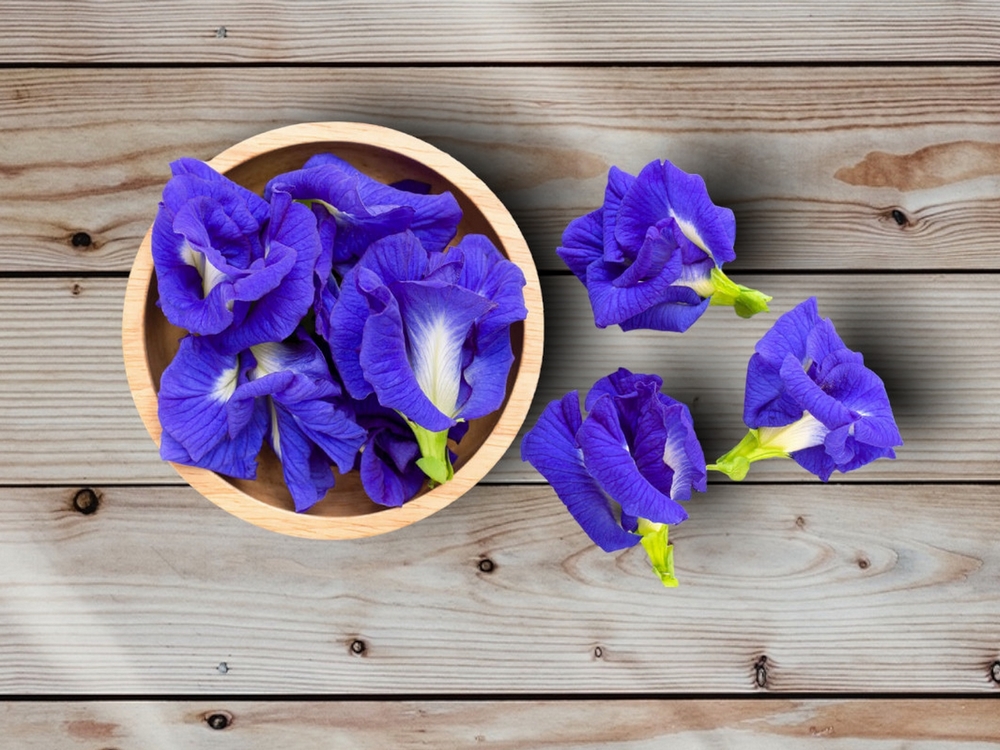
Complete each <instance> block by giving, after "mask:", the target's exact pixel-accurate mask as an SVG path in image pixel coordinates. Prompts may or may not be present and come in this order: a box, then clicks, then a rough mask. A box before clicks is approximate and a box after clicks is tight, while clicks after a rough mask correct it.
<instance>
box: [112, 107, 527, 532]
mask: <svg viewBox="0 0 1000 750" xmlns="http://www.w3.org/2000/svg"><path fill="white" fill-rule="evenodd" d="M317 142H319V143H325V142H330V143H342V144H355V145H359V146H374V147H377V148H381V149H388V150H391V151H394V152H396V153H398V154H400V155H402V156H405V157H407V158H410V159H413V160H414V161H417V162H420V163H421V164H423V165H425V166H426V167H428V168H430V169H432V170H434V171H435V172H437V173H438V174H440V175H441V176H442V177H444V178H445V179H447V180H448V181H450V182H451V183H452V184H454V185H455V186H456V187H457V188H459V189H460V190H462V191H463V192H465V193H466V195H468V196H470V197H472V196H475V203H476V205H477V207H478V208H479V210H480V211H481V212H482V214H483V215H484V217H485V218H486V220H487V222H488V223H489V224H490V225H491V227H492V229H493V230H494V231H495V232H496V235H497V237H498V238H499V239H500V243H501V245H502V247H501V251H502V252H504V253H505V254H506V255H507V257H508V258H510V260H512V261H513V262H514V263H516V264H517V265H518V266H519V267H520V269H521V271H522V272H523V273H524V276H525V279H526V281H527V284H526V286H525V288H524V301H525V305H526V307H527V309H528V316H527V318H526V319H525V321H524V337H523V342H522V349H521V355H520V363H519V366H518V370H517V373H516V375H515V378H514V382H513V385H512V387H511V390H510V394H509V397H508V399H507V403H506V406H505V407H504V409H503V411H502V412H501V414H500V417H499V419H498V421H497V424H496V426H495V427H494V428H493V430H492V431H491V433H490V434H489V436H488V437H487V438H486V441H485V442H484V443H483V445H482V446H481V447H480V448H479V449H478V450H477V451H476V452H475V453H474V454H473V455H471V456H470V457H469V459H468V460H467V461H466V463H465V464H464V465H463V466H462V467H461V468H459V469H458V470H457V471H456V472H455V477H454V479H452V480H451V481H449V482H447V483H445V484H442V485H440V486H438V487H436V488H434V489H432V490H430V491H428V492H426V493H424V494H423V495H421V496H419V497H417V498H414V499H413V500H411V501H409V502H408V503H405V504H404V505H403V506H401V507H399V508H386V509H380V510H378V511H377V512H374V513H372V514H369V515H360V516H320V515H305V514H299V513H294V512H292V511H289V510H284V509H282V508H277V507H274V506H272V505H268V504H267V503H265V502H262V501H260V500H257V499H256V498H254V497H252V496H250V495H248V494H246V493H244V492H242V491H241V490H239V489H238V488H236V487H234V486H233V485H231V484H229V483H228V482H227V481H226V480H225V479H223V478H222V477H221V476H219V475H218V474H216V473H214V472H211V471H208V470H206V469H199V468H195V467H191V466H183V465H180V464H171V465H172V466H173V467H174V469H175V470H176V471H177V473H178V474H180V476H181V477H182V478H183V479H184V480H185V481H186V482H187V483H188V484H190V485H191V487H193V488H194V489H195V490H197V491H198V492H199V493H201V494H202V495H203V496H205V497H206V498H207V499H209V500H211V501H212V502H213V503H215V504H216V505H218V506H219V507H220V508H222V509H223V510H226V511H227V512H229V513H231V514H232V515H234V516H237V517H239V518H242V519H243V520H245V521H248V522H249V523H252V524H254V525H256V526H259V527H262V528H265V529H268V530H270V531H274V532H278V533H280V534H286V535H290V536H297V537H304V538H312V539H353V538H359V537H368V536H374V535H376V534H383V533H386V532H389V531H393V530H395V529H399V528H402V527H404V526H408V525H409V524H412V523H414V522H416V521H419V520H421V519H423V518H426V517H427V516H429V515H431V514H432V513H435V512H437V511H438V510H440V509H441V508H444V507H445V506H447V505H449V504H450V503H452V502H454V501H455V500H456V499H458V498H459V497H461V496H462V495H464V494H465V493H466V492H467V491H468V490H469V489H471V488H472V487H473V486H475V485H476V484H477V483H478V482H479V481H480V480H481V479H482V478H483V477H484V476H486V474H487V473H488V472H489V471H490V469H492V468H493V466H494V465H495V464H496V463H497V461H499V460H500V458H501V457H502V456H503V455H504V453H505V452H506V451H507V449H508V448H509V447H510V445H511V443H512V442H513V440H514V438H515V437H516V436H517V433H518V430H519V429H520V427H521V425H522V424H523V422H524V420H525V418H526V417H527V414H528V408H529V406H530V404H531V400H532V397H533V395H534V393H535V389H536V387H537V385H538V376H539V373H540V371H541V364H542V347H543V338H544V329H543V310H542V296H541V288H540V285H539V281H538V272H537V270H536V268H535V264H534V260H533V258H532V256H531V252H530V251H529V249H528V245H527V243H526V242H525V240H524V237H523V236H522V235H521V232H520V230H519V229H518V227H517V224H516V223H515V222H514V219H513V217H511V215H510V213H509V212H508V211H507V209H506V208H505V207H504V205H503V204H502V203H501V202H500V200H499V199H498V198H497V197H496V195H494V194H493V192H492V191H491V190H490V189H489V188H488V187H487V186H486V185H485V184H484V183H483V182H482V181H481V180H480V179H479V178H478V177H476V175H474V174H473V173H472V172H471V171H470V170H469V169H468V168H467V167H465V166H464V165H463V164H461V163H460V162H458V161H457V160H456V159H454V158H452V157H451V156H449V155H448V154H446V153H444V152H443V151H441V150H439V149H437V148H436V147H434V146H432V145H430V144H429V143H426V142H425V141H422V140H420V139H418V138H415V137H413V136H410V135H407V134H405V133H401V132H399V131H397V130H393V129H391V128H386V127H382V126H378V125H369V124H363V123H352V122H314V123H301V124H298V125H290V126H287V127H283V128H278V129H276V130H270V131H267V132H265V133H261V134H259V135H256V136H253V137H251V138H248V139H247V140H245V141H241V142H240V143H237V144H236V145H234V146H231V147H230V148H227V149H226V150H225V151H223V152H222V153H220V154H219V155H218V156H216V157H215V158H214V159H212V160H211V161H209V162H208V163H209V164H210V165H211V166H212V167H214V168H215V169H216V170H218V171H219V172H221V173H223V174H225V173H226V172H228V171H229V170H230V169H233V168H234V167H236V166H238V165H240V164H243V163H244V162H246V161H248V160H249V159H252V158H255V157H257V156H260V155H262V154H264V153H266V152H268V151H272V150H276V149H280V148H286V147H289V146H296V145H302V144H308V143H317ZM151 236H152V227H150V230H149V231H147V232H146V236H145V237H144V238H143V240H142V243H141V245H140V247H139V252H138V254H137V256H136V259H135V263H134V264H133V266H132V271H131V273H130V274H129V279H128V284H127V286H126V290H125V304H124V311H123V316H122V345H123V350H124V358H125V372H126V376H127V379H128V384H129V389H130V390H131V392H132V398H133V400H134V401H135V405H136V407H137V409H138V410H139V414H140V416H141V418H142V421H143V423H144V424H145V426H146V429H147V430H148V431H149V434H150V436H151V437H152V438H153V441H154V442H155V443H156V444H157V446H159V444H160V433H161V427H160V422H159V419H158V417H157V396H156V390H155V388H154V385H153V379H152V374H151V373H150V370H149V366H148V353H147V347H146V339H145V336H144V329H145V310H146V302H147V296H148V293H149V289H150V283H151V281H152V278H153V273H154V269H153V257H152V252H151V244H150V243H151Z"/></svg>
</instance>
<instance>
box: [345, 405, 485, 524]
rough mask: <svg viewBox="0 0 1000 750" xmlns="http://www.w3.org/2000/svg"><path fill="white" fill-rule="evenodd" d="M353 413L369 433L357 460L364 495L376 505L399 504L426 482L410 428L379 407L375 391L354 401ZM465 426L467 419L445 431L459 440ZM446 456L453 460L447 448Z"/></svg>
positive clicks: (402, 419)
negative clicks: (362, 398) (360, 399)
mask: <svg viewBox="0 0 1000 750" xmlns="http://www.w3.org/2000/svg"><path fill="white" fill-rule="evenodd" d="M353 415H354V419H355V421H356V422H357V423H358V424H359V425H360V426H361V427H363V428H364V429H365V430H366V431H367V433H368V436H367V438H366V440H365V444H364V445H363V446H362V448H361V455H360V457H359V459H358V461H357V464H358V471H359V474H360V477H361V484H362V486H363V487H364V489H365V494H367V495H368V497H370V498H371V499H372V500H373V501H374V502H376V503H378V504H379V505H385V506H388V507H398V506H400V505H402V504H403V503H405V502H406V501H407V500H409V499H410V498H412V497H413V496H414V495H416V494H417V493H418V492H419V491H420V490H421V489H422V488H423V486H424V485H425V484H426V483H427V475H426V474H425V473H424V472H423V470H422V469H421V468H420V466H418V464H417V462H418V461H419V460H420V459H421V455H422V454H421V450H420V445H419V443H418V442H417V438H416V436H415V435H414V433H413V430H412V429H411V427H410V425H409V424H407V421H406V419H404V418H403V417H402V416H401V415H400V414H399V412H397V411H396V410H394V409H388V408H386V407H384V406H382V405H381V404H380V403H379V402H378V398H377V397H376V396H375V394H372V395H370V396H368V397H367V398H366V399H364V400H363V401H355V402H353ZM468 427H469V423H468V422H459V423H458V424H457V425H455V426H454V427H452V428H451V429H450V430H449V431H448V438H449V439H450V440H454V441H455V442H456V443H457V442H459V441H461V439H462V437H463V436H464V435H465V433H466V431H467V430H468ZM449 455H450V457H451V460H452V461H454V458H455V456H454V454H452V453H450V451H449Z"/></svg>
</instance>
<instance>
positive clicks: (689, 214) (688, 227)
mask: <svg viewBox="0 0 1000 750" xmlns="http://www.w3.org/2000/svg"><path fill="white" fill-rule="evenodd" d="M667 218H670V219H673V220H674V221H676V222H677V225H678V226H679V227H680V229H681V231H682V232H683V233H684V236H685V237H686V238H687V239H688V240H690V241H691V242H692V243H693V244H694V245H696V246H697V247H699V248H701V249H702V250H703V251H704V252H706V253H708V254H709V255H710V256H711V257H712V259H713V260H714V261H715V263H716V264H717V265H720V266H721V265H722V264H723V263H729V262H731V261H733V260H735V259H736V253H735V252H734V250H733V243H734V242H735V240H736V219H735V217H734V215H733V212H732V211H730V210H729V209H728V208H721V207H719V206H716V205H715V204H714V203H712V200H711V198H709V196H708V190H707V189H706V187H705V181H704V180H703V179H702V178H701V177H700V176H699V175H696V174H688V173H686V172H684V171H683V170H681V169H678V168H677V167H675V166H674V165H673V164H671V163H670V162H669V161H665V162H663V163H662V164H661V163H659V162H655V161H654V162H652V163H650V164H648V165H646V166H645V167H644V168H643V170H642V171H641V172H640V173H639V175H638V177H637V178H636V181H635V183H634V184H633V185H632V186H631V187H630V188H629V190H628V192H627V193H626V194H625V196H624V197H623V198H622V202H621V209H620V211H619V215H618V221H617V223H616V227H615V237H616V239H617V240H618V242H619V244H622V245H628V244H630V243H631V244H634V243H635V239H634V238H635V237H637V236H642V235H643V234H644V233H645V231H646V228H647V227H649V226H652V225H655V224H657V223H658V222H660V221H662V220H663V219H667Z"/></svg>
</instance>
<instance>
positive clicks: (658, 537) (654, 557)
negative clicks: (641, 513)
mask: <svg viewBox="0 0 1000 750" xmlns="http://www.w3.org/2000/svg"><path fill="white" fill-rule="evenodd" d="M668 529H669V527H668V526H667V524H665V523H653V522H652V521H647V520H646V519H645V518H640V519H639V526H638V528H637V529H636V533H637V534H639V535H640V536H641V537H642V539H641V540H640V543H641V544H642V547H643V549H645V550H646V555H647V556H648V557H649V561H650V562H651V563H652V564H653V572H654V573H656V575H658V576H659V577H660V583H662V584H663V585H664V586H666V587H667V588H675V587H676V586H677V585H678V581H677V578H676V577H675V576H674V545H672V544H667V530H668Z"/></svg>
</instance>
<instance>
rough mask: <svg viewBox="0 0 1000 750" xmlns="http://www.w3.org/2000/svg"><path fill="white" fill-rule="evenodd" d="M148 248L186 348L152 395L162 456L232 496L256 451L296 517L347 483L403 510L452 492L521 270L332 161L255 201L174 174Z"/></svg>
mask: <svg viewBox="0 0 1000 750" xmlns="http://www.w3.org/2000/svg"><path fill="white" fill-rule="evenodd" d="M171 169H172V173H173V177H172V178H171V180H170V181H169V182H168V183H167V185H166V187H165V188H164V191H163V200H162V203H161V204H160V209H159V213H158V214H157V217H156V220H155V222H154V225H153V229H152V255H153V261H154V264H155V268H156V280H157V284H158V289H159V304H160V307H161V309H162V311H163V313H164V315H165V316H166V317H167V319H168V320H169V321H170V322H171V323H172V324H174V325H176V326H178V327H179V328H182V329H183V330H185V331H187V332H188V335H187V336H185V337H184V338H183V339H182V340H181V341H180V345H179V349H178V352H177V354H176V356H175V357H174V358H173V360H172V361H171V362H170V364H169V365H168V366H167V367H166V369H165V370H164V372H163V374H162V376H161V378H160V389H159V401H158V404H159V407H158V409H159V410H158V418H159V422H160V424H161V426H162V430H163V432H162V439H161V456H162V457H163V458H164V459H166V460H169V461H172V462H174V463H179V464H184V465H189V466H197V467H200V468H204V469H209V470H211V471H214V472H217V473H219V474H223V475H226V476H229V477H235V478H239V479H253V478H254V477H255V476H256V471H257V460H258V456H259V455H260V453H261V450H262V448H263V446H265V445H266V446H268V448H269V449H270V450H271V451H273V454H274V455H275V456H276V457H277V458H278V459H279V460H280V462H281V467H282V473H283V477H284V481H285V483H286V485H287V487H288V490H289V491H290V493H291V496H292V499H293V500H294V505H295V509H296V510H297V511H305V510H307V509H309V508H310V507H312V506H313V505H314V504H315V503H317V502H318V501H319V500H321V499H322V498H323V497H324V496H325V495H326V494H327V492H328V490H330V489H331V487H333V485H334V483H335V481H336V477H335V474H334V471H333V468H334V467H336V469H337V470H338V472H339V473H341V474H343V473H347V472H350V471H352V470H357V471H358V472H359V475H360V480H361V482H362V485H363V487H364V490H365V492H366V494H367V495H368V497H370V498H371V499H372V500H373V501H375V502H376V503H379V504H381V505H385V506H400V505H402V504H403V503H405V502H407V501H408V500H410V499H411V498H412V497H413V496H414V495H416V494H417V493H418V492H420V491H421V490H422V489H423V488H425V487H426V486H427V485H431V486H433V485H435V484H440V483H444V482H447V481H449V480H450V479H451V478H452V476H453V468H452V461H453V458H454V454H453V452H452V451H451V449H450V446H453V445H454V444H455V442H456V441H457V440H460V439H461V437H462V435H463V434H464V432H465V430H466V428H467V426H468V422H469V420H472V419H476V418H479V417H483V416H485V415H488V414H490V413H492V412H494V411H496V410H497V409H498V408H499V407H500V406H501V404H502V403H503V401H504V398H505V396H506V391H507V382H508V374H509V371H510V368H511V364H512V363H513V361H514V354H513V351H512V348H511V335H510V329H511V326H512V324H514V323H515V322H517V321H521V320H523V319H524V318H525V316H526V314H527V309H526V307H525V304H524V296H523V287H524V285H525V278H524V275H523V273H522V271H521V270H520V268H519V267H518V266H517V265H516V264H514V263H513V262H511V261H510V260H508V259H507V258H505V257H504V256H503V255H502V254H501V253H500V252H499V251H498V250H497V248H496V247H495V246H494V244H493V243H492V242H491V241H490V239H489V238H487V237H486V236H484V235H477V234H466V235H465V236H463V237H462V238H461V240H460V241H459V242H457V243H456V244H454V245H451V243H452V241H453V240H454V238H455V236H456V231H457V228H458V225H459V223H460V221H461V219H462V210H461V208H460V207H459V204H458V202H457V201H456V199H455V198H454V197H453V196H452V195H451V194H450V193H447V192H446V193H441V194H436V195H435V194H430V193H429V192H428V189H429V186H428V185H426V184H422V183H419V182H415V181H406V182H404V183H400V184H397V185H395V186H393V185H385V184H382V183H381V182H379V181H377V180H375V179H373V178H371V177H369V176H367V175H366V174H364V173H363V172H361V171H359V170H357V169H355V168H354V167H353V166H351V165H350V164H349V163H348V162H346V161H344V160H342V159H340V158H338V157H337V156H335V155H332V154H320V155H316V156H314V157H313V158H311V159H309V160H308V161H307V162H306V163H305V164H304V166H303V167H302V168H301V169H297V170H293V171H289V172H285V173H282V174H279V175H276V176H274V177H273V178H272V179H271V180H270V181H269V182H268V183H267V185H266V188H265V189H264V192H263V196H259V195H257V194H255V193H253V192H251V191H249V190H247V189H245V188H243V187H241V186H240V185H238V184H236V183H235V182H233V181H231V180H229V179H227V178H226V177H224V176H223V175H221V174H219V173H218V172H216V171H215V170H214V169H212V168H211V167H210V166H208V165H207V164H205V163H203V162H200V161H197V160H193V159H181V160H179V161H177V162H175V163H174V164H172V165H171Z"/></svg>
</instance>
